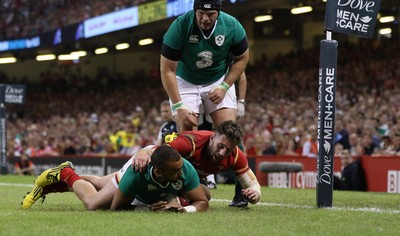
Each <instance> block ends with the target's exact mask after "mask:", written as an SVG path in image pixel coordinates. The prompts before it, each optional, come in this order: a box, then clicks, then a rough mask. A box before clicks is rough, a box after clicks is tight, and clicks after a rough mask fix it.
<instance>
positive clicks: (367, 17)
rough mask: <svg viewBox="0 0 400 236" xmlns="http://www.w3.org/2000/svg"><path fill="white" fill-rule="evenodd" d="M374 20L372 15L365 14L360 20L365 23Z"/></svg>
mask: <svg viewBox="0 0 400 236" xmlns="http://www.w3.org/2000/svg"><path fill="white" fill-rule="evenodd" d="M371 20H372V17H370V16H364V17H361V18H360V21H362V22H363V23H364V24H368V23H369V22H370V21H371Z"/></svg>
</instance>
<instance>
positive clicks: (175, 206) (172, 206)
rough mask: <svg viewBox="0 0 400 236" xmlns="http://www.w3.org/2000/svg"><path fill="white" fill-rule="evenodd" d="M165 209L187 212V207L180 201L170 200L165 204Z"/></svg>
mask: <svg viewBox="0 0 400 236" xmlns="http://www.w3.org/2000/svg"><path fill="white" fill-rule="evenodd" d="M165 211H172V212H181V213H183V212H185V209H184V208H183V207H182V205H181V204H179V202H170V203H168V204H167V205H166V206H165Z"/></svg>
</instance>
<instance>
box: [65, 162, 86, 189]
mask: <svg viewBox="0 0 400 236" xmlns="http://www.w3.org/2000/svg"><path fill="white" fill-rule="evenodd" d="M60 179H61V181H63V182H64V183H66V184H67V185H68V186H69V187H71V188H72V185H73V184H74V183H75V181H77V180H80V179H81V177H80V176H79V175H78V174H77V173H75V171H74V170H73V169H71V168H69V167H67V168H64V169H62V170H61V173H60Z"/></svg>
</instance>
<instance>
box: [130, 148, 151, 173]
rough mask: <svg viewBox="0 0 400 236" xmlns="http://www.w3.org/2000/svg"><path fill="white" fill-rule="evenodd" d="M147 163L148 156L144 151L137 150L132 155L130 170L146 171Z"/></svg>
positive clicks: (148, 160) (148, 161)
mask: <svg viewBox="0 0 400 236" xmlns="http://www.w3.org/2000/svg"><path fill="white" fill-rule="evenodd" d="M149 163H150V156H148V155H147V153H146V152H145V151H144V150H139V151H137V152H136V153H135V155H134V158H133V161H132V168H133V170H134V171H138V172H143V171H145V170H146V168H147V165H148V164H149Z"/></svg>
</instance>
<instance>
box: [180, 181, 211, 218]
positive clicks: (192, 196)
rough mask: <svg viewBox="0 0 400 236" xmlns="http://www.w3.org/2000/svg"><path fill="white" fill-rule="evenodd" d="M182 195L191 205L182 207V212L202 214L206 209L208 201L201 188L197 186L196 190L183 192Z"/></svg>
mask: <svg viewBox="0 0 400 236" xmlns="http://www.w3.org/2000/svg"><path fill="white" fill-rule="evenodd" d="M183 195H184V196H185V198H186V199H187V200H188V202H190V203H191V204H190V205H189V206H185V207H183V209H182V210H183V211H184V212H187V213H191V212H196V211H199V212H202V211H207V209H208V199H207V196H206V194H205V193H204V190H203V188H202V187H201V185H199V186H198V187H197V188H195V189H193V190H190V191H187V192H184V193H183Z"/></svg>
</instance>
